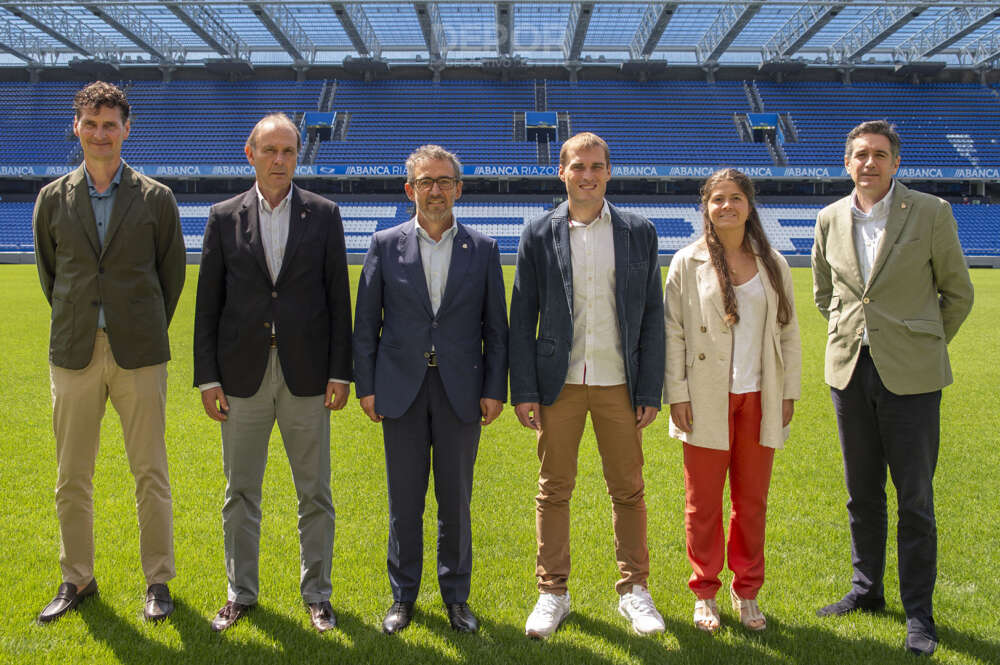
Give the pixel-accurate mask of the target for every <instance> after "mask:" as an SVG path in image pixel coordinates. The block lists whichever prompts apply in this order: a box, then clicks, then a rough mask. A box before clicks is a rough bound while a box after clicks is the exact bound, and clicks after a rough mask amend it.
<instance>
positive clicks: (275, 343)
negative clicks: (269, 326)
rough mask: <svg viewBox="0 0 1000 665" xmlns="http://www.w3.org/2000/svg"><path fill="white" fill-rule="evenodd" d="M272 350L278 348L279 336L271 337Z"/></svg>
mask: <svg viewBox="0 0 1000 665" xmlns="http://www.w3.org/2000/svg"><path fill="white" fill-rule="evenodd" d="M271 348H272V349H276V348H278V336H277V335H271Z"/></svg>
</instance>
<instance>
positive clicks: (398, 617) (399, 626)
mask: <svg viewBox="0 0 1000 665" xmlns="http://www.w3.org/2000/svg"><path fill="white" fill-rule="evenodd" d="M412 620H413V603H408V602H405V601H402V600H397V601H396V602H394V603H393V604H392V607H390V608H389V611H388V612H386V613H385V618H384V619H382V632H383V633H385V634H386V635H392V634H393V633H398V632H399V631H401V630H403V629H404V628H406V627H407V626H409V625H410V621H412Z"/></svg>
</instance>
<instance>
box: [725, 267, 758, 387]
mask: <svg viewBox="0 0 1000 665" xmlns="http://www.w3.org/2000/svg"><path fill="white" fill-rule="evenodd" d="M733 290H734V291H735V292H736V307H737V311H738V312H739V313H740V322H739V323H737V324H736V325H735V326H733V365H732V374H731V376H730V382H731V386H730V388H729V392H731V393H735V394H740V393H755V392H757V391H758V390H760V357H761V349H762V348H763V340H764V316H765V315H766V314H767V298H766V297H765V295H764V284H763V282H761V279H760V273H757V274H756V275H754V276H753V277H752V278H751V279H750V280H748V281H747V282H746V283H744V284H740V285H739V286H734V287H733Z"/></svg>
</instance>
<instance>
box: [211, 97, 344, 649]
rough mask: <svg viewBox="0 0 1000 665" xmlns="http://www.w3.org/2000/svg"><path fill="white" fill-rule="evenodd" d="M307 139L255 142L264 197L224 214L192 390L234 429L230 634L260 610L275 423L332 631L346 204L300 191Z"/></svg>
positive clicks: (216, 224) (304, 551) (223, 615)
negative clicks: (333, 456)
mask: <svg viewBox="0 0 1000 665" xmlns="http://www.w3.org/2000/svg"><path fill="white" fill-rule="evenodd" d="M300 146H301V137H300V135H299V132H298V129H297V128H296V126H295V124H294V123H293V122H292V121H291V120H290V119H289V118H288V117H287V116H285V115H283V114H273V115H269V116H267V117H265V118H264V119H262V120H261V121H260V122H258V123H257V126H256V127H254V129H253V132H251V134H250V138H249V139H247V144H246V154H247V160H248V161H249V162H250V164H251V165H252V166H253V167H254V171H255V172H256V175H257V182H256V184H255V185H254V187H253V188H252V189H250V190H249V191H247V192H245V193H243V194H240V195H239V196H236V197H234V198H231V199H229V200H228V201H223V202H222V203H218V204H216V205H214V206H212V209H211V211H210V212H209V215H208V223H207V224H206V226H205V240H204V243H203V248H202V257H201V269H200V271H199V273H198V299H197V303H196V305H195V323H194V383H195V385H196V386H198V388H200V389H201V399H202V404H203V405H204V407H205V413H207V414H208V416H209V417H210V418H212V419H213V420H217V421H219V422H221V423H222V458H223V467H224V470H225V473H226V499H225V503H224V504H223V507H222V531H223V534H224V537H225V551H226V574H227V577H228V587H229V588H228V601H227V602H226V604H225V605H224V606H223V607H222V609H220V610H219V613H218V614H217V615H216V617H215V619H214V620H213V621H212V629H213V630H216V631H221V630H225V629H227V628H229V627H230V626H232V625H233V624H234V623H236V622H237V621H238V620H239V619H240V618H241V617H242V616H243V615H244V614H245V613H246V612H247V611H248V610H249V609H250V608H251V607H252V606H253V605H254V604H255V603H256V602H257V593H258V588H259V584H258V574H257V572H258V559H259V557H258V550H259V546H260V520H261V508H260V502H261V485H262V483H263V480H264V468H265V466H266V465H267V445H268V441H269V439H270V438H271V430H272V429H274V424H275V422H277V423H278V428H279V429H280V430H281V438H282V442H283V443H284V445H285V452H286V453H287V455H288V462H289V464H290V465H291V469H292V480H293V482H294V483H295V493H296V495H297V496H298V504H299V506H298V518H299V524H298V526H299V542H300V546H301V548H300V553H301V573H300V583H299V586H300V590H301V592H302V600H303V601H304V602H305V604H306V605H307V606H308V608H309V614H310V617H311V619H312V623H313V626H314V627H315V628H316V629H317V630H318V631H320V632H324V631H326V630H329V629H330V628H333V627H334V625H335V624H336V616H335V615H334V613H333V608H332V607H331V606H330V593H331V583H330V570H331V565H332V558H333V531H334V510H333V501H332V498H331V492H330V414H329V411H328V410H329V409H334V410H336V409H341V408H343V406H344V404H346V403H347V397H348V393H349V389H350V385H349V383H348V382H349V381H350V379H351V295H350V288H349V286H348V280H347V255H346V253H345V249H344V228H343V224H342V223H341V219H340V212H339V210H338V209H337V205H336V204H335V203H333V202H331V201H329V200H327V199H325V198H323V197H322V196H318V195H316V194H312V193H311V192H307V191H305V190H303V189H300V188H299V187H297V186H295V185H294V184H292V176H293V175H294V174H295V164H296V160H297V157H298V153H299V148H300Z"/></svg>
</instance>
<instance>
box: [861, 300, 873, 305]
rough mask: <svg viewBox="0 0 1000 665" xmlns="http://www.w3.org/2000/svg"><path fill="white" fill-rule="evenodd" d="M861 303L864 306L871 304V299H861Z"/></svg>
mask: <svg viewBox="0 0 1000 665" xmlns="http://www.w3.org/2000/svg"><path fill="white" fill-rule="evenodd" d="M861 302H863V303H864V304H866V305H867V304H868V303H870V302H871V299H870V298H862V299H861Z"/></svg>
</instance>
